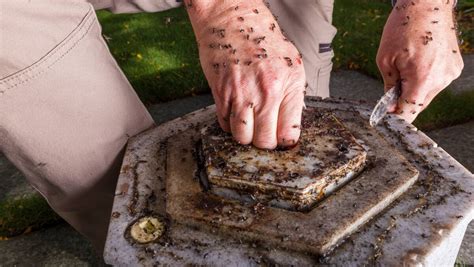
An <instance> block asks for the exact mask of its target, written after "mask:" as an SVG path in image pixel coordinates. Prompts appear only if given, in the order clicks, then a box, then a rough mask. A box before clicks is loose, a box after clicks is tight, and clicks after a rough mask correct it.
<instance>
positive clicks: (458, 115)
mask: <svg viewBox="0 0 474 267" xmlns="http://www.w3.org/2000/svg"><path fill="white" fill-rule="evenodd" d="M389 2H390V1H388V0H359V1H351V0H336V1H335V8H334V25H335V26H336V27H337V28H338V33H337V35H336V37H335V40H334V42H333V47H334V51H335V54H336V56H335V57H334V60H333V61H334V69H335V70H338V69H353V70H358V71H360V72H363V73H365V74H368V75H370V76H372V77H375V78H377V79H380V76H379V72H378V69H377V66H376V63H375V56H376V53H377V49H378V44H379V40H380V36H381V33H382V30H383V26H384V24H385V21H386V19H387V16H388V14H389V12H390V10H391V5H390V4H389ZM457 14H458V15H457V17H458V21H459V23H460V27H461V31H462V32H463V35H462V37H463V39H464V43H463V45H462V47H461V50H462V52H463V53H473V46H472V43H473V42H474V29H473V24H472V23H473V17H474V0H462V1H460V2H459V3H458V13H457ZM98 16H99V19H100V21H101V24H102V26H103V33H104V37H105V38H106V39H107V41H108V44H109V46H110V49H111V52H112V54H113V55H114V56H115V58H116V59H117V61H118V63H119V65H120V66H121V67H122V69H123V71H124V72H125V74H126V76H127V77H128V79H129V80H130V82H131V83H132V85H133V87H134V88H135V89H136V91H137V92H138V94H139V96H140V98H141V99H142V101H143V102H145V104H152V103H157V102H162V101H169V100H173V99H176V98H181V97H185V96H190V95H194V94H199V93H204V92H209V87H208V84H207V82H206V79H205V78H204V75H203V73H202V70H201V66H200V64H199V59H198V51H197V47H196V44H195V40H194V34H193V31H192V28H191V25H190V23H189V20H188V17H187V14H186V11H185V10H184V9H183V8H178V9H173V10H169V11H166V12H160V13H140V14H120V15H116V14H111V13H110V12H107V11H99V12H98ZM473 89H474V85H473ZM448 108H449V109H448ZM473 118H474V92H467V93H463V94H461V95H453V94H450V93H448V92H444V93H442V94H441V95H440V96H439V97H437V98H436V100H435V101H434V103H433V104H432V105H430V107H429V108H428V109H427V110H426V111H424V112H423V113H422V114H421V115H420V117H419V119H418V120H417V121H416V122H415V124H417V126H419V127H420V128H421V129H425V130H428V129H433V128H438V127H443V126H447V125H452V124H456V123H460V122H464V121H467V120H470V119H473Z"/></svg>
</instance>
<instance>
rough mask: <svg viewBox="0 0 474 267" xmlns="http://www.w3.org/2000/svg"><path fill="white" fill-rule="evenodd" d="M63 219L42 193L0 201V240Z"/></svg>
mask: <svg viewBox="0 0 474 267" xmlns="http://www.w3.org/2000/svg"><path fill="white" fill-rule="evenodd" d="M60 221H62V219H61V218H60V217H59V216H58V215H56V213H54V211H53V210H51V208H50V207H49V206H48V203H47V202H46V201H45V200H44V199H43V198H42V197H41V196H40V195H32V196H24V197H20V198H14V199H6V200H4V201H1V202H0V240H2V239H4V238H5V237H10V236H14V235H18V234H22V233H27V232H30V231H32V230H36V229H40V228H42V227H45V226H48V225H52V224H55V223H58V222H60Z"/></svg>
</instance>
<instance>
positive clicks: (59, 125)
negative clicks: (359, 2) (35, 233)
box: [0, 0, 335, 251]
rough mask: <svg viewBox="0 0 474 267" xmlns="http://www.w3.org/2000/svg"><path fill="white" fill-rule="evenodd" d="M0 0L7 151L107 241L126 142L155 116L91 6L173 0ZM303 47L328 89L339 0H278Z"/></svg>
mask: <svg viewBox="0 0 474 267" xmlns="http://www.w3.org/2000/svg"><path fill="white" fill-rule="evenodd" d="M90 2H91V3H92V5H91V4H90V3H88V2H87V1H85V0H61V1H58V0H14V1H11V0H0V152H3V153H4V154H5V155H6V157H7V158H8V159H9V160H10V161H11V162H12V163H13V164H14V165H15V166H16V167H17V168H18V169H20V170H21V171H22V172H23V173H24V174H25V176H26V177H27V179H28V180H29V182H30V183H31V185H32V186H33V187H34V188H36V189H37V190H38V191H39V192H40V193H41V194H42V195H43V196H44V197H45V198H46V199H47V201H48V202H49V204H50V205H51V207H52V208H53V209H54V210H55V211H56V212H57V213H58V214H59V215H60V216H61V217H63V218H64V219H65V220H66V221H67V222H68V223H70V224H71V225H72V226H73V227H74V228H75V229H77V230H78V231H79V232H81V233H82V234H83V235H85V236H86V237H87V238H88V239H89V240H91V241H92V243H93V244H94V246H95V247H96V249H97V250H98V251H101V250H102V249H103V245H104V242H105V237H106V233H107V227H108V222H109V217H110V210H111V206H112V201H113V197H114V191H115V185H116V179H117V176H118V172H119V168H120V164H121V161H122V153H123V149H124V146H125V144H126V142H127V140H128V138H129V137H130V136H133V135H136V134H137V133H139V132H141V131H143V130H146V129H147V128H150V127H152V126H153V125H154V122H153V120H152V118H151V116H150V115H149V113H148V112H147V110H146V109H145V107H144V106H143V104H142V103H141V102H140V100H139V99H138V97H137V95H136V93H135V92H134V90H133V89H132V87H131V86H130V84H129V82H128V81H127V79H126V77H125V76H124V74H123V73H122V71H121V70H120V68H119V67H118V65H117V63H116V62H115V60H114V59H113V57H112V56H111V54H110V52H109V50H108V48H107V45H106V44H105V42H104V40H103V38H102V36H101V28H100V25H99V24H98V21H97V18H96V15H95V12H94V8H108V9H110V10H111V11H113V12H116V13H123V12H139V11H147V12H154V11H160V10H165V9H169V8H173V7H176V6H178V5H179V4H180V3H179V2H178V1H175V0H115V1H114V0H106V1H101V0H91V1H90ZM270 4H271V5H270V6H271V9H272V11H273V12H274V14H275V15H277V16H278V17H279V22H280V25H281V26H282V27H283V28H284V29H285V30H286V32H287V33H288V36H289V38H290V39H292V40H293V41H294V42H295V44H296V46H297V47H298V48H299V50H300V51H301V52H302V53H303V58H304V61H305V62H304V63H305V68H306V73H307V78H308V82H309V87H310V89H309V92H308V93H309V94H311V95H319V96H323V97H326V96H328V95H329V86H328V85H329V73H330V71H331V66H332V64H331V58H332V56H333V55H332V51H331V50H330V49H329V46H328V44H330V43H331V40H332V38H333V36H334V34H335V29H334V27H332V26H331V16H332V0H328V1H317V0H312V1H310V0H300V1H291V0H279V1H278V0H273V1H270Z"/></svg>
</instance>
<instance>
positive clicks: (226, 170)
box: [104, 98, 474, 266]
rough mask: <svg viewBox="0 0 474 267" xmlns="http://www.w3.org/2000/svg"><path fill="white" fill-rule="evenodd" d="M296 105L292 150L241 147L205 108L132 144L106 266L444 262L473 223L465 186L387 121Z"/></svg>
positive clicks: (405, 127)
mask: <svg viewBox="0 0 474 267" xmlns="http://www.w3.org/2000/svg"><path fill="white" fill-rule="evenodd" d="M306 105H307V106H308V107H309V108H308V110H307V111H306V112H305V114H304V120H303V122H302V125H301V127H302V136H301V138H300V141H299V143H298V144H297V145H296V146H295V147H293V148H292V149H289V150H276V151H263V150H258V149H255V148H253V147H251V146H238V145H237V144H235V142H233V141H232V138H231V137H230V136H229V135H227V134H224V133H223V132H221V131H220V130H219V129H218V127H217V126H216V124H215V109H214V107H209V108H205V109H202V110H199V111H196V112H194V113H191V114H188V115H186V116H184V117H181V118H179V119H176V120H174V121H171V122H168V123H165V124H163V125H160V126H158V127H156V128H154V129H151V130H149V131H147V132H145V133H143V134H141V135H139V136H136V137H134V138H133V139H132V140H131V141H130V143H129V145H128V147H127V151H126V154H125V158H124V162H123V166H122V171H121V174H120V177H119V180H118V184H117V190H116V196H115V200H114V206H113V213H112V217H111V222H110V227H109V232H108V238H107V243H106V247H105V253H104V257H105V260H106V262H107V263H109V264H113V265H154V264H164V265H183V264H197V265H231V266H235V265H248V266H257V265H262V264H264V265H265V264H268V265H274V264H278V265H317V264H321V263H322V264H336V265H337V264H340V265H341V264H351V265H367V264H375V263H377V264H381V265H400V264H409V265H410V264H418V263H421V264H427V265H432V264H437V265H440V264H441V265H449V264H452V263H454V260H455V256H456V252H457V250H456V249H454V250H453V249H452V248H459V246H460V243H461V240H462V235H463V233H464V231H465V229H466V227H467V224H468V223H469V222H470V221H471V220H472V218H473V217H474V207H473V206H474V194H473V192H474V179H473V178H474V177H473V175H472V174H471V173H470V172H469V171H467V170H466V169H465V168H464V167H463V166H462V165H460V164H459V163H457V162H456V161H455V160H454V159H453V158H451V157H450V156H449V155H448V154H447V153H446V152H445V151H444V150H442V149H441V148H439V147H437V145H436V144H435V143H434V142H433V141H431V140H430V139H429V138H428V137H426V136H425V135H424V134H423V133H421V132H419V131H417V129H416V128H415V127H413V126H412V125H410V124H407V123H405V122H404V121H403V120H400V119H398V118H397V117H396V116H388V117H387V118H386V119H384V122H383V123H382V124H381V125H380V126H378V127H377V128H376V129H374V128H371V127H369V125H368V118H369V115H370V108H367V107H366V106H364V105H361V104H360V103H354V102H348V101H336V100H331V99H329V100H321V99H316V98H308V99H307V101H306ZM453 251H454V253H453Z"/></svg>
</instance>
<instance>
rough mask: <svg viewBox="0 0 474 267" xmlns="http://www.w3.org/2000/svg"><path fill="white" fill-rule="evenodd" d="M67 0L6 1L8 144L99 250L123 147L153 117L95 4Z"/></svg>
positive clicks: (1, 88)
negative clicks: (109, 42)
mask: <svg viewBox="0 0 474 267" xmlns="http://www.w3.org/2000/svg"><path fill="white" fill-rule="evenodd" d="M65 2H66V1H64V0H62V1H57V0H41V1H34V0H31V1H28V0H24V1H23V0H15V1H10V0H6V1H2V2H1V10H2V13H4V14H3V15H4V16H5V17H3V18H2V23H3V22H5V23H8V25H15V26H14V27H12V28H9V27H3V24H2V27H0V36H1V38H2V45H1V50H0V73H2V76H3V78H2V79H1V80H0V138H1V139H0V150H1V151H2V152H4V153H5V155H6V157H7V158H8V159H9V160H11V161H12V162H13V164H14V165H15V166H16V167H18V168H19V169H20V170H21V171H22V172H23V173H24V174H25V175H26V177H27V178H28V180H29V182H30V183H31V184H32V185H33V186H34V187H35V188H36V189H37V190H38V191H40V192H41V194H42V195H43V196H44V197H45V198H46V199H47V200H48V202H49V203H50V205H51V207H52V208H53V209H54V210H55V211H56V212H57V213H58V214H59V215H61V216H62V217H63V218H65V219H66V220H67V221H68V222H69V223H70V224H71V225H72V226H74V227H75V228H76V229H77V230H79V231H80V232H81V233H82V234H84V235H85V236H87V237H88V238H89V239H90V240H91V241H93V243H94V245H95V246H96V248H97V249H98V250H101V249H102V248H103V244H104V240H105V235H106V232H107V227H108V220H109V216H110V209H111V205H112V199H113V195H114V189H115V183H116V178H117V175H118V170H119V166H120V164H121V160H122V157H121V153H122V150H123V148H124V145H125V143H126V141H127V139H128V137H129V136H133V135H135V134H137V133H139V132H141V131H143V130H145V129H147V128H149V127H151V126H152V125H153V121H152V118H151V117H150V115H149V114H148V112H147V111H146V109H145V107H144V106H143V105H142V103H141V102H140V100H139V99H138V97H137V95H136V94H135V92H134V91H133V89H132V88H131V86H130V84H129V83H128V82H127V80H126V78H125V76H124V75H123V74H122V72H121V71H120V69H119V68H118V66H117V64H116V62H115V61H114V59H113V58H112V57H111V55H110V53H109V51H108V49H107V46H106V45H105V43H104V41H103V39H102V37H101V33H100V27H99V24H98V22H97V19H96V16H95V12H94V10H93V9H92V6H91V5H90V4H88V3H86V2H78V1H70V2H69V4H68V5H67V4H65ZM58 3H59V4H58ZM32 6H34V8H35V10H34V11H32V10H30V8H31V7H32ZM49 10H51V12H50V13H49ZM35 12H37V13H35ZM36 14H39V16H38V17H37V16H36ZM38 25H39V26H40V27H39V29H40V31H39V32H35V29H38ZM41 29H44V30H41ZM11 30H13V31H16V30H23V31H24V32H25V33H26V34H24V35H22V34H20V33H16V32H11ZM36 48H38V49H36ZM27 50H29V51H27ZM25 54H26V55H25ZM28 57H29V59H28ZM6 73H8V74H7V75H5V74H6Z"/></svg>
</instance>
